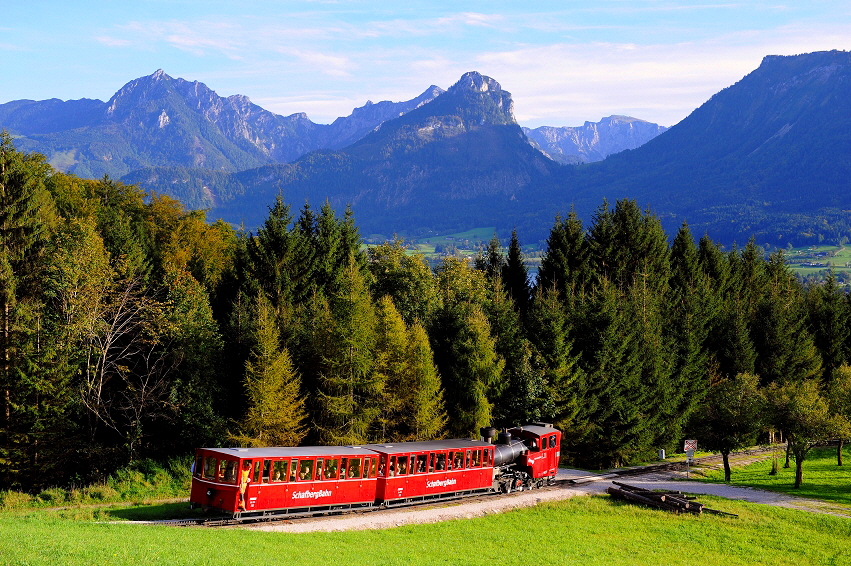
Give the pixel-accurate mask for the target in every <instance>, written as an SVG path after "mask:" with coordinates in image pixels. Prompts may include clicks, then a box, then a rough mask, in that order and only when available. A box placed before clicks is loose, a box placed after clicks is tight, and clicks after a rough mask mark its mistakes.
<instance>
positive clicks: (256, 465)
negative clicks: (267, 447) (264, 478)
mask: <svg viewBox="0 0 851 566" xmlns="http://www.w3.org/2000/svg"><path fill="white" fill-rule="evenodd" d="M262 467H263V463H262V462H261V461H260V460H257V461H256V462H254V473H253V474H252V476H251V481H253V482H254V483H260V470H261V469H262Z"/></svg>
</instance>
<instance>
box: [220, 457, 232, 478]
mask: <svg viewBox="0 0 851 566" xmlns="http://www.w3.org/2000/svg"><path fill="white" fill-rule="evenodd" d="M219 465H220V467H221V468H220V469H219V477H220V479H221V481H223V482H225V483H236V462H235V461H233V460H222V461H221V462H220V463H219Z"/></svg>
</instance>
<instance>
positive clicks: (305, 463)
mask: <svg viewBox="0 0 851 566" xmlns="http://www.w3.org/2000/svg"><path fill="white" fill-rule="evenodd" d="M298 477H299V479H300V480H301V481H310V479H311V478H313V460H302V461H301V462H299V469H298Z"/></svg>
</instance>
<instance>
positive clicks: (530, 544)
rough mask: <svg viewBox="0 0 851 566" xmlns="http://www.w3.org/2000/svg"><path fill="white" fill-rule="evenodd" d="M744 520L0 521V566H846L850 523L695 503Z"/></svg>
mask: <svg viewBox="0 0 851 566" xmlns="http://www.w3.org/2000/svg"><path fill="white" fill-rule="evenodd" d="M700 499H701V501H703V502H706V503H709V504H710V506H712V507H713V508H717V509H723V510H725V511H730V512H733V513H738V514H739V515H740V518H739V519H730V518H722V517H712V516H703V517H692V516H674V515H670V514H668V513H665V512H661V511H656V510H648V509H642V508H638V507H633V506H630V505H625V504H620V503H616V502H611V501H610V500H608V499H607V498H605V497H577V498H573V499H571V500H567V501H563V502H559V503H553V504H545V505H540V506H538V507H535V508H531V509H524V510H520V511H513V512H509V513H505V514H501V515H493V516H489V517H484V518H481V519H472V520H467V521H449V522H444V523H437V524H430V525H417V526H405V527H399V528H395V529H389V530H382V531H361V532H346V533H308V534H297V535H296V534H285V533H268V532H257V531H250V530H246V529H203V528H190V529H185V528H173V527H154V526H146V525H122V524H97V523H93V522H83V521H70V520H67V519H61V518H57V517H56V516H55V515H50V514H44V512H42V514H41V515H39V514H32V513H30V514H28V515H23V514H20V513H17V514H15V513H3V514H2V515H0V562H3V563H32V564H41V563H47V562H51V563H57V564H58V563H62V564H67V563H71V564H74V563H77V564H79V563H122V564H124V563H137V562H143V563H145V564H152V563H154V564H157V563H170V564H189V563H192V564H213V563H215V564H217V565H221V564H236V563H240V564H245V563H258V562H260V561H263V562H266V561H274V562H276V563H277V562H281V563H286V564H329V563H333V564H366V563H372V562H379V561H380V562H381V563H382V564H488V565H494V564H583V565H584V564H607V565H610V564H662V563H686V562H691V563H700V562H705V563H722V561H723V563H724V564H725V565H732V564H763V563H764V564H773V565H777V564H801V563H806V564H813V563H825V564H827V563H848V562H849V561H851V548H849V547H848V546H847V545H844V544H842V545H840V544H836V541H837V540H849V537H851V521H848V520H847V519H842V518H837V517H831V516H826V515H816V514H809V513H805V512H801V511H793V510H788V509H780V508H769V507H766V506H758V505H750V504H745V503H739V502H733V501H727V500H721V499H715V498H710V497H701V498H700Z"/></svg>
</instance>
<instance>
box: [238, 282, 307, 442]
mask: <svg viewBox="0 0 851 566" xmlns="http://www.w3.org/2000/svg"><path fill="white" fill-rule="evenodd" d="M244 382H245V394H246V396H247V398H248V409H247V410H246V412H245V415H244V417H243V418H242V419H241V420H240V421H239V423H238V431H239V432H237V433H235V434H232V435H231V438H232V439H233V440H234V441H235V442H237V443H239V444H240V445H242V446H297V445H298V444H299V442H301V440H302V438H304V436H305V430H304V420H305V417H306V415H305V411H304V401H303V400H302V398H301V391H300V386H301V384H300V380H299V377H298V374H297V373H296V372H295V369H294V368H293V364H292V361H291V359H290V356H289V352H288V351H287V350H286V348H281V346H280V341H279V334H278V330H277V324H276V321H275V315H274V311H273V309H272V306H271V305H270V304H269V303H268V301H267V300H266V299H265V298H264V297H263V296H262V295H260V296H258V298H257V338H256V346H255V347H254V349H253V350H252V353H251V357H250V358H249V360H248V361H247V362H246V364H245V380H244Z"/></svg>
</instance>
